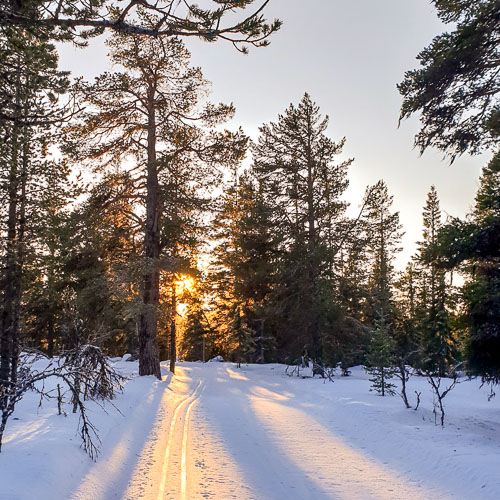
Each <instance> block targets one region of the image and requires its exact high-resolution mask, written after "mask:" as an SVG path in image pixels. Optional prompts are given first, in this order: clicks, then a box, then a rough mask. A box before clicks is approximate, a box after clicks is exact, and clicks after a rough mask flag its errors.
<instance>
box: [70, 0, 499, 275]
mask: <svg viewBox="0 0 500 500" xmlns="http://www.w3.org/2000/svg"><path fill="white" fill-rule="evenodd" d="M267 16H268V17H269V18H275V17H278V18H280V19H281V20H282V21H283V27H282V28H281V30H280V31H279V32H278V33H276V34H275V35H274V36H273V37H272V38H271V45H270V46H269V47H267V48H261V49H251V50H250V54H249V55H248V56H245V55H242V54H240V53H239V52H237V51H236V50H235V49H234V48H233V47H232V46H231V45H229V44H227V43H225V42H223V41H219V42H217V43H211V44H207V43H204V42H202V41H199V40H188V41H187V45H188V47H189V49H190V50H191V52H192V62H193V65H198V66H201V68H202V70H203V73H204V75H205V77H206V78H207V79H208V80H210V81H211V82H212V90H213V92H212V95H211V100H213V101H222V102H231V101H232V102H233V103H234V105H235V107H236V116H235V118H234V120H233V124H232V125H234V126H235V127H236V126H240V125H241V126H242V127H243V129H244V130H245V132H246V133H247V134H249V135H250V136H251V137H252V138H254V139H255V138H257V135H258V127H259V126H260V125H261V124H262V123H268V122H269V121H276V119H277V116H278V114H279V113H283V111H284V110H285V108H286V107H287V106H288V105H289V104H290V103H294V104H298V102H299V101H300V99H301V98H302V96H303V94H304V92H306V91H307V92H308V93H309V94H310V95H311V97H312V99H313V100H314V101H316V102H317V103H318V105H319V106H320V108H321V111H322V113H323V114H328V115H329V116H330V127H329V130H328V135H329V136H330V137H331V138H332V139H334V140H339V139H340V138H342V137H344V136H346V138H347V142H346V146H345V148H344V152H345V154H344V155H343V157H344V158H347V157H354V158H355V161H354V163H353V165H352V166H351V169H350V173H349V179H350V183H351V184H350V187H349V189H348V192H347V194H346V198H347V199H348V200H349V201H350V202H351V204H352V211H353V212H354V211H355V210H356V209H357V207H358V205H359V203H360V202H361V199H362V196H363V193H364V191H365V188H366V186H367V185H368V184H374V183H375V182H377V181H378V180H379V179H384V180H385V181H386V183H387V185H388V187H389V192H390V193H391V194H392V195H394V208H395V210H398V211H399V212H400V218H401V222H402V224H403V226H404V230H405V231H406V235H405V237H404V239H403V246H404V251H403V252H402V253H401V254H400V256H399V257H398V259H397V262H396V265H397V267H398V268H403V267H404V266H405V264H406V262H407V260H408V259H409V257H410V256H411V255H412V254H413V253H414V251H415V241H417V240H418V239H419V238H420V235H421V218H422V217H421V213H422V207H423V205H424V203H425V200H426V196H427V192H428V191H429V188H430V186H431V184H434V185H435V186H436V189H437V191H438V195H439V198H440V201H441V208H442V210H443V212H445V213H447V214H450V215H453V216H463V215H464V214H465V212H466V211H467V210H468V208H469V207H470V206H471V205H472V203H473V199H474V194H475V191H476V189H477V186H478V179H479V175H480V169H481V167H482V166H483V165H485V164H486V163H487V161H488V160H489V158H490V155H483V156H482V157H468V156H464V157H462V158H459V159H457V160H456V161H455V163H454V164H453V165H452V166H449V164H448V162H447V161H443V160H442V154H441V153H439V152H437V151H429V152H426V153H425V154H424V156H423V157H420V156H419V154H418V151H416V150H414V149H413V136H414V134H415V132H416V131H417V130H418V121H417V119H412V120H411V121H407V122H404V123H403V124H402V126H401V127H400V128H399V129H398V128H397V124H398V116H399V108H400V105H401V97H400V95H399V93H398V91H397V89H396V84H397V83H399V82H400V81H401V80H402V78H403V75H404V72H405V71H406V70H409V69H414V68H416V67H417V64H418V63H417V61H416V59H415V56H416V55H417V54H418V52H419V51H420V50H422V49H423V48H424V47H425V46H427V45H429V43H430V42H431V40H432V38H433V37H434V36H436V35H438V34H440V33H442V32H443V31H444V30H445V29H446V28H445V27H444V26H443V25H442V24H441V23H440V21H439V20H438V18H437V16H436V14H435V12H434V9H433V7H432V6H431V5H430V2H429V0H271V5H270V8H268V9H267ZM60 53H61V68H62V69H68V70H71V71H72V73H73V74H74V75H75V76H77V75H82V76H84V77H85V78H87V79H90V78H93V77H94V76H96V75H98V74H99V73H101V72H102V71H105V70H108V69H109V65H108V63H107V59H106V53H107V49H106V47H105V46H104V44H103V39H102V37H101V39H98V40H93V41H92V42H91V46H90V47H89V48H87V49H85V50H83V51H82V50H75V49H73V48H72V47H71V46H70V45H68V44H66V45H65V46H63V47H62V49H61V50H60Z"/></svg>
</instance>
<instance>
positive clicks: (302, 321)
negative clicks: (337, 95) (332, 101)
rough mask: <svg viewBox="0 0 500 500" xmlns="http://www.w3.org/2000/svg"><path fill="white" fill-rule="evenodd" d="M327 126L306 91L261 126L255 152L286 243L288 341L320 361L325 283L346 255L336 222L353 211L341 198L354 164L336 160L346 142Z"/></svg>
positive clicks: (282, 295) (283, 289)
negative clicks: (336, 261)
mask: <svg viewBox="0 0 500 500" xmlns="http://www.w3.org/2000/svg"><path fill="white" fill-rule="evenodd" d="M327 126H328V117H322V116H321V114H320V112H319V107H318V106H317V105H316V104H315V103H314V102H313V101H312V100H311V98H310V97H309V95H308V94H305V95H304V97H303V99H302V101H301V102H300V103H299V105H298V106H294V105H290V106H289V107H288V109H287V110H286V111H285V113H284V114H283V115H280V116H279V117H278V121H277V123H270V124H269V125H264V126H262V127H261V128H260V137H259V140H258V143H257V144H256V145H255V147H254V148H253V157H254V166H255V169H256V171H257V172H258V174H259V175H260V176H263V177H265V178H266V186H265V188H266V197H267V199H268V200H269V202H270V203H271V204H272V207H273V212H274V220H275V228H276V229H275V230H276V232H277V233H278V234H279V235H280V238H281V241H282V245H283V252H282V253H283V258H282V263H281V266H280V267H281V269H280V277H279V278H278V279H279V282H280V289H279V290H277V294H278V296H277V301H279V302H281V303H282V304H283V309H282V317H283V321H281V322H280V323H281V325H282V332H283V333H282V334H283V335H284V338H283V339H282V341H281V342H282V343H286V344H288V346H289V349H290V351H292V352H290V354H291V355H293V352H295V356H296V355H297V353H298V352H300V350H301V349H302V347H303V346H304V344H307V345H309V351H310V353H311V355H312V357H313V358H317V359H318V360H320V359H321V357H322V354H323V353H322V351H323V334H322V316H323V311H322V308H323V304H326V302H323V301H322V298H321V295H322V289H323V286H322V284H321V281H322V280H323V279H325V277H326V272H327V271H328V270H330V268H331V263H332V262H333V259H334V257H335V255H336V254H337V252H338V251H339V248H337V247H335V248H332V246H331V245H332V243H333V242H339V241H342V237H341V236H340V229H341V227H339V225H337V224H336V223H337V222H338V221H339V220H340V218H341V217H342V215H343V213H344V211H345V208H346V205H345V203H343V202H342V201H341V200H340V196H341V195H342V193H343V192H344V191H345V189H346V188H347V179H346V175H347V168H348V166H349V165H350V163H351V161H350V160H348V161H344V162H340V163H335V161H334V160H335V159H336V157H337V155H339V154H340V153H341V152H342V148H343V146H344V143H345V140H344V139H342V140H341V141H340V142H339V143H335V142H334V141H332V140H331V139H329V138H328V137H327V136H326V135H325V131H326V128H327ZM285 309H286V311H285ZM299 311H300V313H299Z"/></svg>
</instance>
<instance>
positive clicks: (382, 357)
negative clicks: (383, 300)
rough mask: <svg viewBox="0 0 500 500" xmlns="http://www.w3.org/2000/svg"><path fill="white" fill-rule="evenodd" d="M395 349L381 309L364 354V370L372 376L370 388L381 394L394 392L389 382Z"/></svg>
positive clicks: (391, 375) (394, 371)
mask: <svg viewBox="0 0 500 500" xmlns="http://www.w3.org/2000/svg"><path fill="white" fill-rule="evenodd" d="M395 349H396V344H395V342H394V339H393V337H392V335H391V328H390V324H388V323H387V322H386V318H385V315H384V312H383V311H382V310H381V311H379V316H378V318H377V319H376V320H375V327H374V329H373V336H372V339H371V342H370V345H369V346H368V352H367V354H366V362H367V368H366V370H367V371H368V373H369V374H370V375H371V376H372V378H370V382H371V383H372V389H370V390H374V391H376V392H378V393H379V394H380V395H381V396H385V395H386V394H388V395H390V396H393V395H394V394H395V391H394V388H395V387H396V386H395V385H394V384H393V383H391V382H390V380H391V379H392V378H393V376H394V374H395V373H396V371H397V370H396V368H395V367H394V364H395Z"/></svg>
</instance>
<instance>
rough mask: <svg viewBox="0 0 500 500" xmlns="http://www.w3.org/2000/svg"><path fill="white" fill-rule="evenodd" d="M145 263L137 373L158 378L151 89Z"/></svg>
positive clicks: (157, 243) (151, 100) (156, 202)
mask: <svg viewBox="0 0 500 500" xmlns="http://www.w3.org/2000/svg"><path fill="white" fill-rule="evenodd" d="M147 137H148V138H147V141H148V144H147V181H146V191H147V192H146V227H145V236H144V247H145V248H144V249H145V260H146V262H145V266H144V274H143V289H142V303H143V304H142V305H143V308H142V312H141V315H140V325H139V375H155V376H156V377H157V378H159V379H161V371H160V357H159V353H158V339H157V328H158V303H159V296H160V271H159V257H160V200H159V196H160V188H159V182H158V170H157V162H156V120H155V107H154V88H153V87H150V88H149V90H148V129H147Z"/></svg>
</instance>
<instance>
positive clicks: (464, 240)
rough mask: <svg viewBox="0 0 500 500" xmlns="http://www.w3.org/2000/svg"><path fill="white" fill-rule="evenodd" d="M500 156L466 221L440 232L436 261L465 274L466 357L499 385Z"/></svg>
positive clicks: (487, 171) (471, 366) (475, 370)
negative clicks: (499, 243)
mask: <svg viewBox="0 0 500 500" xmlns="http://www.w3.org/2000/svg"><path fill="white" fill-rule="evenodd" d="M499 181H500V154H499V153H497V154H496V155H494V157H493V158H492V160H491V161H490V162H489V164H488V165H487V166H486V167H484V169H483V173H482V176H481V179H480V185H479V189H478V192H477V194H476V200H475V204H474V207H473V209H472V211H471V212H470V213H469V214H468V215H467V217H466V219H465V220H463V221H462V220H459V219H452V220H450V221H449V222H448V223H447V224H446V225H445V226H444V227H443V228H441V231H440V233H439V238H438V245H437V251H436V254H437V260H438V262H439V265H440V266H442V267H443V268H445V269H450V270H458V271H459V272H462V273H463V274H464V275H465V278H466V282H465V285H464V287H463V301H464V306H465V307H464V313H465V314H463V316H462V321H463V322H464V324H465V329H466V340H465V344H466V349H465V359H466V360H467V361H468V364H469V369H470V372H471V373H472V374H474V375H480V376H482V377H483V378H484V380H485V381H488V382H492V383H498V382H499V381H500V363H499V359H500V340H499V339H500V328H499V325H500V315H499V311H500V263H499V262H500V254H499V248H500V247H499V245H498V242H499V241H500V189H499V186H500V182H499Z"/></svg>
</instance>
